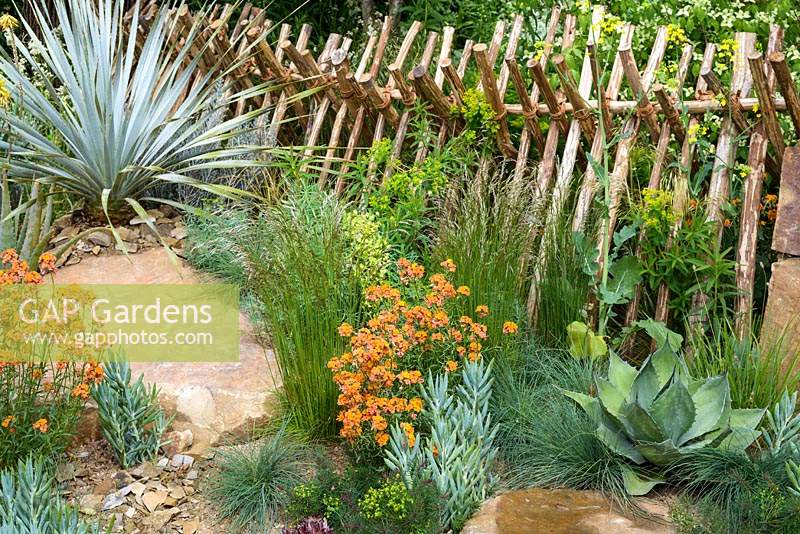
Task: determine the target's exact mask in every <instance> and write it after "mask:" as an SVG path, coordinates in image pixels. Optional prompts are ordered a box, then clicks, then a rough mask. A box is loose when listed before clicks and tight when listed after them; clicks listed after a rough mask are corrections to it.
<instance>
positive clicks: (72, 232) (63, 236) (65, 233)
mask: <svg viewBox="0 0 800 534" xmlns="http://www.w3.org/2000/svg"><path fill="white" fill-rule="evenodd" d="M79 233H80V229H79V228H78V227H77V226H67V227H66V228H64V229H63V230H61V232H59V233H58V235H57V236H55V237H54V238H53V239H52V240H51V241H50V242H51V243H61V242H63V241H68V240H70V239H72V238H73V237H75V236H76V235H78V234H79Z"/></svg>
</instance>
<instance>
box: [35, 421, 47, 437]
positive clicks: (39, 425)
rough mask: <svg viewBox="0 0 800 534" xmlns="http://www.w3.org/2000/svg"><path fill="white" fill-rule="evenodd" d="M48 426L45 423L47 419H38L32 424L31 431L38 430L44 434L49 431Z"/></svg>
mask: <svg viewBox="0 0 800 534" xmlns="http://www.w3.org/2000/svg"><path fill="white" fill-rule="evenodd" d="M49 428H50V427H49V425H48V423H47V419H39V420H38V421H36V422H35V423H33V429H34V430H38V431H39V432H41V433H42V434H46V433H47V430H48V429H49Z"/></svg>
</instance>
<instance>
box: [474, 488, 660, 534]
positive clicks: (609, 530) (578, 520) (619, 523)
mask: <svg viewBox="0 0 800 534" xmlns="http://www.w3.org/2000/svg"><path fill="white" fill-rule="evenodd" d="M537 532H541V533H547V534H671V533H674V532H675V529H674V528H672V527H671V526H670V525H668V524H666V523H660V522H656V521H653V520H649V519H645V518H641V517H636V518H634V517H628V516H626V515H624V514H623V513H622V512H621V511H619V510H618V509H617V508H616V507H615V506H614V505H613V504H612V503H611V502H609V501H608V499H606V498H605V497H603V496H602V495H601V494H600V493H599V492H595V491H576V490H566V489H556V490H550V489H541V488H533V489H527V490H519V491H512V492H510V493H504V494H502V495H498V496H497V497H494V498H493V499H490V500H488V501H486V502H485V503H484V504H483V506H482V507H481V509H480V510H479V511H478V513H477V514H476V515H475V517H473V518H472V519H471V520H470V521H469V522H468V523H467V524H466V526H465V527H464V529H463V530H462V531H461V533H462V534H534V533H537Z"/></svg>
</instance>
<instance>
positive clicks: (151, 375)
mask: <svg viewBox="0 0 800 534" xmlns="http://www.w3.org/2000/svg"><path fill="white" fill-rule="evenodd" d="M54 279H55V282H56V283H57V284H81V283H83V284H90V283H98V282H102V283H104V284H148V285H150V284H200V283H209V282H213V281H214V280H213V279H212V278H211V277H209V276H207V275H205V274H203V273H199V272H197V271H195V270H194V269H193V268H192V267H191V266H190V265H188V264H187V263H186V262H185V261H183V260H181V259H178V264H177V265H175V264H174V263H173V261H172V260H171V258H170V256H169V255H168V254H167V252H166V250H165V249H164V248H163V247H155V248H152V249H149V250H146V251H143V252H141V253H139V254H135V255H131V256H130V260H129V259H128V258H127V257H125V256H124V255H113V256H96V257H95V256H92V257H86V258H84V260H83V261H82V262H81V263H79V264H77V265H74V266H70V267H64V268H62V269H61V270H59V271H58V272H57V273H56V274H55V276H54ZM239 329H240V332H241V338H240V344H239V356H240V357H239V362H236V363H191V362H189V363H186V362H163V363H150V362H148V363H138V362H137V363H133V364H131V368H132V375H133V379H134V380H135V379H136V378H137V377H138V375H139V374H140V373H144V380H145V382H146V383H154V384H156V385H157V386H158V387H159V388H160V390H161V396H160V398H159V400H160V401H161V403H162V405H163V406H164V407H165V409H166V410H167V411H168V412H169V413H174V414H175V415H176V418H175V422H174V423H173V428H174V429H176V430H184V429H187V428H188V429H190V430H191V431H192V434H193V436H194V440H193V444H192V447H191V449H189V450H188V451H187V452H188V453H189V454H197V453H199V452H201V451H203V450H205V449H206V448H208V447H209V446H211V445H216V444H218V443H220V442H224V441H226V440H227V439H228V438H230V437H231V436H236V435H242V434H245V433H247V432H248V431H250V430H252V428H253V424H254V423H258V422H261V421H263V420H265V419H266V418H267V417H268V416H269V415H270V413H271V412H270V410H269V409H268V406H269V405H273V404H274V403H273V402H272V401H273V400H274V398H275V392H276V389H277V388H278V387H279V385H280V374H279V371H278V367H277V364H276V362H275V356H274V354H273V352H272V351H271V350H270V349H268V348H265V347H262V346H261V345H260V344H259V343H258V341H257V340H256V338H255V336H254V334H253V332H254V329H253V327H252V325H251V324H250V322H249V320H248V319H247V317H246V316H245V315H244V314H240V316H239Z"/></svg>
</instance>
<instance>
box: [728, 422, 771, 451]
mask: <svg viewBox="0 0 800 534" xmlns="http://www.w3.org/2000/svg"><path fill="white" fill-rule="evenodd" d="M760 435H761V431H759V430H753V429H750V428H743V427H735V428H731V429H730V430H729V431H728V433H727V434H726V435H725V437H724V438H722V440H721V441H720V442H719V443H718V444H717V448H719V449H723V450H728V451H741V452H744V451H745V450H746V449H747V447H749V446H750V445H752V444H753V442H754V441H755V440H757V439H758V437H759V436H760Z"/></svg>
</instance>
